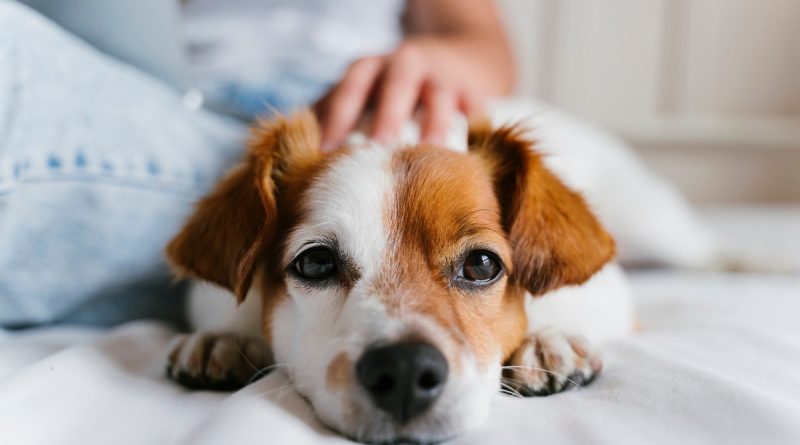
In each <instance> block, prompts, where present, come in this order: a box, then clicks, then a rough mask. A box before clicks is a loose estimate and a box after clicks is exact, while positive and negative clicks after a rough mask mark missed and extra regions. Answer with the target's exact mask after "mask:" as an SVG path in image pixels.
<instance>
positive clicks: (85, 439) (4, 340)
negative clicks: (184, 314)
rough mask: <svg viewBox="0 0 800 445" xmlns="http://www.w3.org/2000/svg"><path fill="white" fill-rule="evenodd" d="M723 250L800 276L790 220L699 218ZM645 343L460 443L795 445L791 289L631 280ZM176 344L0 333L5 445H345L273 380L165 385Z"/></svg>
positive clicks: (648, 275) (154, 337) (796, 374)
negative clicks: (782, 263) (778, 260)
mask: <svg viewBox="0 0 800 445" xmlns="http://www.w3.org/2000/svg"><path fill="white" fill-rule="evenodd" d="M705 216H706V218H707V219H708V220H709V221H711V223H712V225H713V226H714V227H716V228H717V230H718V231H719V232H720V233H722V234H723V236H724V237H725V238H726V239H728V240H731V241H735V242H736V243H737V244H740V245H742V246H745V247H752V248H756V249H758V250H760V251H761V252H762V253H766V254H770V255H773V254H777V255H784V256H786V255H790V256H793V257H794V260H795V262H796V263H798V264H800V209H794V210H786V209H784V210H771V211H763V210H759V211H752V210H722V211H714V212H706V214H705ZM631 279H632V281H633V286H634V290H635V291H636V294H637V298H638V300H637V303H638V311H639V315H640V319H641V323H642V325H643V330H642V331H641V332H639V333H637V334H636V335H633V336H631V337H629V338H625V339H622V340H619V341H615V342H612V343H609V344H606V345H603V349H604V351H605V354H606V355H605V358H606V368H605V370H604V373H603V374H602V376H601V377H600V378H599V379H598V380H597V381H596V382H595V383H593V384H592V385H591V386H589V387H587V388H585V389H581V390H576V391H572V392H568V393H564V394H560V395H556V396H552V397H547V398H531V399H513V398H510V397H505V396H503V397H498V398H497V401H496V403H495V405H494V407H493V410H492V416H491V418H490V420H489V421H488V422H487V423H486V424H484V425H482V426H480V427H478V428H476V429H474V430H473V431H470V432H469V433H467V434H465V435H463V436H461V437H460V438H458V439H456V440H455V441H453V443H458V444H486V443H491V444H516V443H519V444H555V443H558V444H581V445H585V444H588V443H591V444H595V443H609V444H660V443H664V444H681V445H686V444H713V443H720V444H753V443H758V444H800V278H799V277H798V276H797V275H794V276H785V275H784V276H767V275H724V274H704V273H688V272H674V271H673V272H668V271H639V272H633V273H631ZM172 334H173V332H172V331H171V330H170V329H169V328H167V327H164V326H163V325H159V324H155V323H149V322H137V323H130V324H127V325H123V326H120V327H118V328H116V329H114V330H111V331H107V332H100V331H94V330H89V329H75V328H52V329H47V330H40V331H31V332H23V333H0V443H2V444H64V443H69V444H72V443H75V444H78V443H80V444H83V445H90V444H103V445H106V444H115V445H122V444H192V445H194V444H220V443H224V444H228V443H236V444H249V443H252V444H304V443H325V444H328V443H330V444H333V443H347V440H345V439H342V438H340V437H338V436H337V435H335V434H334V433H332V432H330V431H328V430H327V429H326V428H325V427H323V426H321V425H320V424H319V423H318V422H316V421H315V420H314V417H313V415H312V413H311V411H310V409H309V407H308V406H307V405H306V403H305V402H304V401H303V400H302V399H300V398H299V397H297V396H296V395H295V394H294V393H293V392H292V391H291V389H290V388H289V387H287V386H286V384H287V381H286V380H285V378H284V377H282V375H281V374H280V373H273V374H271V375H269V376H268V377H266V378H264V379H262V380H260V381H258V382H256V383H254V384H252V385H250V386H248V387H247V388H245V389H243V390H241V391H238V392H236V393H233V394H228V393H214V392H191V391H186V390H184V389H182V388H180V387H178V386H176V385H174V384H172V383H170V382H168V381H167V380H166V379H165V378H164V375H163V365H164V354H165V348H166V345H167V342H168V340H169V338H170V337H171V335H172Z"/></svg>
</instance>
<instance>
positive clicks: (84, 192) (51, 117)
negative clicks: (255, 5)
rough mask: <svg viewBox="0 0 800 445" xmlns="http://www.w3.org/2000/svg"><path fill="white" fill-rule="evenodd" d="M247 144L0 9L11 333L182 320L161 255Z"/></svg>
mask: <svg viewBox="0 0 800 445" xmlns="http://www.w3.org/2000/svg"><path fill="white" fill-rule="evenodd" d="M245 137H246V129H245V126H244V125H243V124H242V123H240V122H238V121H233V120H230V119H226V118H224V117H221V116H219V115H215V114H213V113H210V112H208V111H204V110H202V109H201V110H194V111H193V110H191V109H188V108H186V107H184V105H183V102H182V98H181V95H180V94H178V93H177V92H175V91H174V90H171V89H170V88H168V87H166V86H164V85H162V84H161V83H159V82H158V81H156V80H154V79H152V78H150V77H148V76H147V75H144V74H142V73H141V72H139V71H137V70H136V69H134V68H132V67H129V66H126V65H123V64H120V63H118V62H116V61H115V60H113V59H111V58H108V57H106V56H104V55H102V54H100V53H98V52H97V51H95V50H94V49H93V48H91V47H89V46H88V45H86V44H85V43H83V42H82V41H79V40H77V39H76V38H74V37H72V36H71V35H69V34H67V33H66V32H64V31H63V30H61V29H59V28H58V27H57V26H56V25H54V24H53V23H52V22H50V21H48V20H46V19H44V18H43V17H41V16H39V15H38V14H36V13H34V12H32V11H31V10H29V9H27V8H26V7H24V6H21V5H19V4H16V3H14V2H11V3H9V2H4V1H2V0H0V326H6V327H9V326H22V325H39V324H45V323H66V322H71V323H90V324H99V325H105V324H113V323H118V322H121V321H124V320H129V319H133V318H142V317H150V318H162V319H170V320H176V319H179V318H180V315H181V310H180V302H181V299H182V295H183V288H182V287H181V286H175V285H174V284H173V283H172V279H171V276H170V273H169V269H168V267H167V266H166V264H165V260H164V256H163V248H164V246H165V244H166V243H167V242H168V241H169V239H170V238H171V237H172V236H173V235H174V234H175V233H176V232H177V230H179V228H180V226H181V224H182V222H183V221H184V219H185V218H186V217H187V216H188V214H189V212H190V211H191V208H192V205H193V203H194V202H196V201H197V200H198V199H199V198H200V197H201V196H202V195H204V194H205V193H206V192H207V191H208V190H209V189H210V188H211V187H212V186H213V184H214V183H215V182H216V180H217V179H218V178H219V176H220V175H221V174H222V173H224V171H225V170H226V169H228V168H229V167H230V166H231V165H232V164H234V163H235V162H236V161H237V160H238V159H239V158H240V156H241V154H242V147H243V140H244V138H245Z"/></svg>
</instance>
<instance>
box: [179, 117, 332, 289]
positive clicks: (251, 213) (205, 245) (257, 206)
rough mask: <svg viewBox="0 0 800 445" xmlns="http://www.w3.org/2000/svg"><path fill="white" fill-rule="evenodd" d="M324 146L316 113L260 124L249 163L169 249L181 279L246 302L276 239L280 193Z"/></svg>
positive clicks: (216, 191) (219, 188)
mask: <svg viewBox="0 0 800 445" xmlns="http://www.w3.org/2000/svg"><path fill="white" fill-rule="evenodd" d="M319 144H320V137H319V129H318V125H317V121H316V118H315V117H314V115H313V114H312V113H311V112H310V111H302V112H299V113H297V114H295V115H293V116H291V117H288V118H284V117H278V118H275V119H271V120H269V121H263V122H260V123H258V124H257V125H256V127H255V128H254V129H253V135H252V138H251V140H250V143H249V148H248V152H247V155H246V157H245V159H244V161H243V163H242V164H241V165H239V166H238V167H236V168H235V169H234V170H232V171H231V172H230V173H229V174H228V175H227V176H226V177H225V178H224V179H223V180H222V181H221V182H220V183H219V184H218V185H217V186H216V188H215V189H214V190H213V191H212V192H211V194H209V195H208V196H206V197H205V198H203V199H202V200H201V201H200V202H199V203H198V205H197V208H196V209H195V212H194V214H193V215H192V216H191V217H190V218H189V220H188V222H187V223H186V225H184V227H183V229H182V230H181V231H180V233H178V235H177V236H176V237H175V238H174V239H173V240H172V242H170V244H169V245H168V246H167V256H168V258H169V259H170V261H171V262H172V264H173V265H174V266H176V268H177V269H178V271H179V272H180V273H181V275H183V276H186V275H190V276H194V277H197V278H201V279H203V280H207V281H210V282H212V283H215V284H217V285H219V286H222V287H224V288H226V289H228V290H230V291H232V292H233V293H234V294H235V295H236V297H237V299H238V300H239V301H240V302H241V301H242V300H243V299H244V297H245V295H246V293H247V291H248V289H249V288H250V283H251V281H252V278H253V273H254V269H255V265H256V261H257V260H258V259H259V258H260V256H261V254H262V252H263V250H264V248H265V247H266V246H267V245H268V244H269V243H270V242H271V241H272V239H273V238H274V235H275V230H276V224H277V222H278V205H277V202H276V193H277V191H278V189H279V187H280V185H281V183H282V182H283V181H284V180H285V178H286V177H287V176H291V175H292V174H293V173H292V169H293V168H294V167H295V166H298V165H303V164H308V163H311V162H315V161H316V160H318V159H319V157H320V154H319Z"/></svg>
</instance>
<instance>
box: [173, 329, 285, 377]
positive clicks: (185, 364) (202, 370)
mask: <svg viewBox="0 0 800 445" xmlns="http://www.w3.org/2000/svg"><path fill="white" fill-rule="evenodd" d="M269 362H270V353H269V349H268V348H267V346H266V344H265V343H264V341H263V340H261V339H259V338H256V337H250V336H245V335H239V334H232V333H209V332H199V333H196V334H190V335H182V336H179V337H177V338H176V339H175V341H174V343H173V346H172V349H171V352H170V353H169V356H168V358H167V370H166V371H167V376H168V377H169V378H171V379H172V380H175V381H176V382H178V383H180V384H181V385H183V386H186V387H187V388H193V389H214V390H220V391H230V390H234V389H238V388H241V387H242V386H244V385H246V384H248V383H250V382H251V381H253V380H255V379H256V378H258V377H260V376H261V374H263V371H264V369H265V367H266V366H267V365H269Z"/></svg>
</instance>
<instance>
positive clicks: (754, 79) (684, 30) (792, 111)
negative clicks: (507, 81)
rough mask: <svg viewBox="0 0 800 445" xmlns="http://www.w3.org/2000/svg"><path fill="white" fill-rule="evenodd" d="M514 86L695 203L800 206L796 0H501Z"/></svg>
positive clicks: (799, 22)
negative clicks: (600, 136) (604, 134)
mask: <svg viewBox="0 0 800 445" xmlns="http://www.w3.org/2000/svg"><path fill="white" fill-rule="evenodd" d="M500 3H501V5H502V7H503V10H504V15H505V17H506V20H507V24H508V28H509V30H510V34H511V37H512V40H513V42H514V45H515V49H516V52H517V57H518V61H519V65H520V66H519V69H520V76H519V80H520V93H521V94H522V95H525V96H529V97H535V98H539V99H541V100H544V101H547V102H550V103H553V104H555V105H557V106H559V107H561V108H564V109H566V110H568V111H571V112H573V113H575V114H578V115H580V116H583V117H585V118H587V119H589V120H591V121H594V122H596V123H599V124H601V125H603V126H605V127H606V128H609V129H611V130H613V131H614V132H616V133H617V134H618V135H620V136H622V137H623V138H624V139H626V140H628V141H629V142H631V143H632V144H633V145H634V146H635V147H636V149H637V150H638V151H639V152H640V153H641V154H642V155H643V157H644V158H645V160H646V161H647V162H648V164H650V165H651V167H652V168H654V169H655V170H657V171H658V172H660V173H661V174H663V175H665V176H667V177H669V178H671V179H673V180H674V181H675V182H676V183H678V185H679V186H680V187H681V189H682V190H683V191H684V192H685V193H686V194H687V195H688V196H689V197H690V199H692V200H693V201H695V202H700V203H731V202H753V201H757V202H796V203H800V0H503V1H501V2H500Z"/></svg>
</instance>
